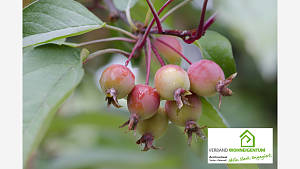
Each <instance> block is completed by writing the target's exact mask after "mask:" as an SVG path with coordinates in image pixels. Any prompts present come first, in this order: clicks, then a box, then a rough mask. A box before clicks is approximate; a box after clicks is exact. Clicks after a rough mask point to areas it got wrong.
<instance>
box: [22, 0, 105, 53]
mask: <svg viewBox="0 0 300 169" xmlns="http://www.w3.org/2000/svg"><path fill="white" fill-rule="evenodd" d="M104 25H105V24H104V23H103V22H102V21H101V20H100V19H99V18H97V17H96V16H95V15H94V14H92V13H91V12H90V11H89V10H88V9H86V8H85V7H84V6H82V5H81V4H80V3H78V2H76V1H73V0H39V1H36V2H34V3H32V4H31V5H29V6H27V7H26V8H24V10H23V47H26V46H31V45H35V44H41V43H46V42H49V41H52V40H57V39H62V38H66V37H70V36H75V35H80V34H83V33H86V32H89V31H92V30H94V29H98V28H101V27H103V26H104Z"/></svg>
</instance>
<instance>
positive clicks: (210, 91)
mask: <svg viewBox="0 0 300 169" xmlns="http://www.w3.org/2000/svg"><path fill="white" fill-rule="evenodd" d="M188 75H189V79H190V83H191V91H192V92H194V93H196V94H197V95H199V96H213V95H215V94H216V93H217V92H218V93H219V108H220V106H221V97H222V96H231V95H232V91H231V90H230V89H229V88H227V86H228V85H229V84H230V83H231V82H232V80H233V79H234V78H235V77H236V76H237V73H234V74H232V75H231V76H229V77H228V78H227V79H225V76H224V72H223V70H222V69H221V67H220V66H219V65H218V64H216V63H215V62H214V61H211V60H206V59H203V60H200V61H198V62H196V63H193V64H192V65H191V66H190V67H189V69H188Z"/></svg>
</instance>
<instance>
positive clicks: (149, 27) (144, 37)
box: [140, 0, 173, 47]
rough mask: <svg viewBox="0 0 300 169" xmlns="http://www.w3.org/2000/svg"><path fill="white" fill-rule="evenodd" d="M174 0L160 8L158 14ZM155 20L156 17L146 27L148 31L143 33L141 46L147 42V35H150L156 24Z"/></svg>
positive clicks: (169, 0)
mask: <svg viewBox="0 0 300 169" xmlns="http://www.w3.org/2000/svg"><path fill="white" fill-rule="evenodd" d="M172 1H173V0H168V1H167V2H166V3H165V4H164V5H163V6H162V7H161V8H160V9H159V11H158V12H157V15H159V14H160V13H161V12H162V11H163V10H164V9H165V8H166V7H167V6H168V5H169V4H170V3H171V2H172ZM154 21H155V19H154V18H153V19H152V21H151V23H150V24H149V25H148V27H147V29H146V31H145V33H144V35H143V38H142V41H141V44H140V47H141V46H143V45H144V44H145V42H146V39H147V37H148V35H149V33H150V30H151V28H152V26H153V24H154ZM162 33H163V32H162Z"/></svg>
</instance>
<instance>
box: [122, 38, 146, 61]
mask: <svg viewBox="0 0 300 169" xmlns="http://www.w3.org/2000/svg"><path fill="white" fill-rule="evenodd" d="M141 39H142V38H141V36H139V39H138V41H137V42H136V43H135V45H134V47H133V49H132V51H131V53H130V55H129V57H128V59H127V60H126V62H125V66H128V64H129V62H130V60H131V58H132V57H133V55H134V53H135V51H136V50H137V49H138V48H139V45H140V42H141Z"/></svg>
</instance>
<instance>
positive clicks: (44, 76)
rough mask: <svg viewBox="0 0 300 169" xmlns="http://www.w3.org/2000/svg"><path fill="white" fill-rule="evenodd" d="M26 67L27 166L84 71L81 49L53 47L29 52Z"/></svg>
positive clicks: (25, 138)
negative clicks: (52, 120)
mask: <svg viewBox="0 0 300 169" xmlns="http://www.w3.org/2000/svg"><path fill="white" fill-rule="evenodd" d="M23 66H24V67H23V91H24V93H23V147H24V148H23V158H24V161H25V162H26V161H27V160H28V156H29V155H30V153H31V152H32V151H33V150H34V149H35V148H36V147H37V146H38V144H39V143H40V141H41V139H42V137H43V135H44V133H45V130H46V129H47V128H48V125H49V123H50V121H51V119H52V117H53V116H54V114H55V112H56V111H57V109H58V108H59V107H60V105H61V104H62V102H63V101H64V100H65V99H66V98H67V97H68V96H69V95H70V94H71V93H72V91H73V90H74V88H75V87H76V86H77V85H78V84H79V82H80V81H81V78H82V77H83V74H84V71H83V68H82V63H81V60H80V50H79V49H74V48H71V47H66V46H58V45H53V44H49V45H43V46H39V47H36V48H33V47H28V48H25V49H24V51H23Z"/></svg>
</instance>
